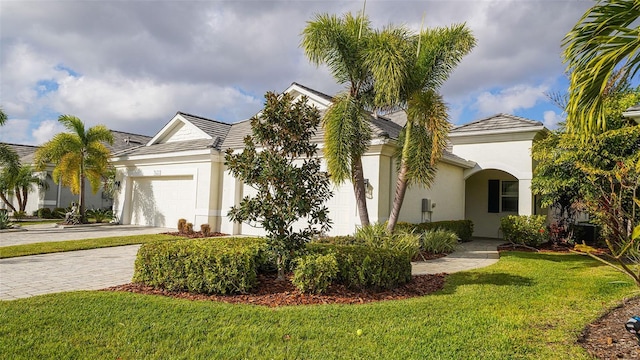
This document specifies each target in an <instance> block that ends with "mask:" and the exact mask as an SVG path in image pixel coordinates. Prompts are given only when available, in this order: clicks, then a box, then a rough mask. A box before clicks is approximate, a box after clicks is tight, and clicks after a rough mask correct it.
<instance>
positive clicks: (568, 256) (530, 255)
mask: <svg viewBox="0 0 640 360" xmlns="http://www.w3.org/2000/svg"><path fill="white" fill-rule="evenodd" d="M500 258H501V259H509V258H516V259H527V260H537V261H540V260H542V261H550V262H555V263H564V264H572V266H573V267H572V268H579V267H584V268H592V267H599V266H606V265H605V264H603V263H601V262H599V261H597V260H595V259H593V258H591V257H590V256H589V255H587V254H577V253H544V252H520V251H508V252H502V253H500Z"/></svg>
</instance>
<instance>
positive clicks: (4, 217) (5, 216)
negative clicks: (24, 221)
mask: <svg viewBox="0 0 640 360" xmlns="http://www.w3.org/2000/svg"><path fill="white" fill-rule="evenodd" d="M12 225H13V224H12V223H11V221H10V220H9V212H8V211H7V210H5V209H0V230H2V229H9V228H10V227H11V226H12Z"/></svg>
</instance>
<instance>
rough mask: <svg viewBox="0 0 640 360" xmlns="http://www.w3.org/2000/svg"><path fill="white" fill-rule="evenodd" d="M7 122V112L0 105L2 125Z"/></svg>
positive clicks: (0, 124) (0, 123) (0, 122)
mask: <svg viewBox="0 0 640 360" xmlns="http://www.w3.org/2000/svg"><path fill="white" fill-rule="evenodd" d="M6 122H7V114H6V113H5V112H4V110H2V108H1V107H0V126H2V125H4V123H6Z"/></svg>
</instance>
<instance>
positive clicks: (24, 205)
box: [20, 186, 29, 211]
mask: <svg viewBox="0 0 640 360" xmlns="http://www.w3.org/2000/svg"><path fill="white" fill-rule="evenodd" d="M28 198H29V187H27V186H25V187H23V188H22V208H21V209H20V211H25V210H26V208H27V199H28Z"/></svg>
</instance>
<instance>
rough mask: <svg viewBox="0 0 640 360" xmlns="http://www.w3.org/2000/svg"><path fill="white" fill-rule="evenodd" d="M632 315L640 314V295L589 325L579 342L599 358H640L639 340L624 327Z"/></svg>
mask: <svg viewBox="0 0 640 360" xmlns="http://www.w3.org/2000/svg"><path fill="white" fill-rule="evenodd" d="M632 316H640V297H638V298H635V299H631V300H627V301H625V302H624V303H623V304H621V305H620V306H618V307H616V308H615V309H613V310H611V311H610V312H609V313H607V314H605V315H604V316H603V317H601V318H600V319H598V320H597V321H595V322H594V323H591V324H589V325H587V326H586V328H585V329H584V330H583V332H582V334H581V335H580V338H579V339H578V343H579V344H580V345H581V346H582V347H583V348H585V349H586V350H587V351H588V352H589V354H590V355H591V356H594V357H596V358H598V359H640V346H638V340H637V338H636V336H635V335H633V334H631V333H629V332H627V330H626V329H625V327H624V325H625V323H626V322H627V320H629V318H631V317H632Z"/></svg>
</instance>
